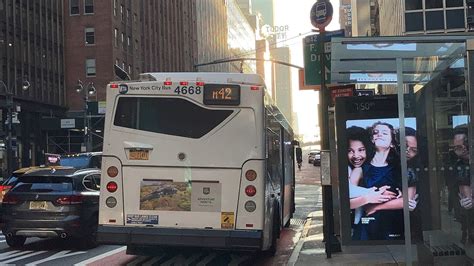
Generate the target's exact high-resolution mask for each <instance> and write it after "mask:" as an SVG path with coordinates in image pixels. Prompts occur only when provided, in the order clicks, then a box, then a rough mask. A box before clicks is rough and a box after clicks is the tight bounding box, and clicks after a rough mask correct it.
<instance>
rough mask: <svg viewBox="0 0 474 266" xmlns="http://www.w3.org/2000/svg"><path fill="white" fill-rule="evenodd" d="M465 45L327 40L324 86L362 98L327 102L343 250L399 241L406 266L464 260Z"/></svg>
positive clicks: (468, 140)
mask: <svg viewBox="0 0 474 266" xmlns="http://www.w3.org/2000/svg"><path fill="white" fill-rule="evenodd" d="M473 44H474V39H470V37H468V36H447V35H443V36H419V37H379V38H333V40H332V62H331V63H332V67H331V75H332V77H331V79H332V83H333V84H337V83H339V84H356V92H357V90H362V89H363V91H364V92H365V93H364V95H365V96H359V97H357V96H354V97H346V98H345V99H338V100H337V101H336V106H335V121H336V125H335V126H336V131H337V141H336V143H337V150H336V147H332V148H334V151H335V152H337V154H338V165H339V167H338V173H337V174H336V175H334V176H339V178H338V182H337V183H338V187H339V198H340V214H341V215H340V223H341V230H340V232H341V239H342V244H343V245H344V244H346V245H357V244H405V245H406V259H407V261H413V262H415V261H418V262H427V261H431V262H432V261H433V260H432V259H433V258H427V257H429V256H433V254H434V253H433V252H435V251H436V252H438V251H439V252H447V253H446V254H452V256H453V258H454V257H457V259H458V260H457V261H464V260H465V261H466V262H467V261H470V260H472V259H473V258H474V208H473V200H472V194H473V192H472V191H473V190H472V188H473V187H474V180H473V176H472V175H471V172H470V167H471V164H472V163H473V161H472V160H469V158H474V157H473V156H474V150H473V149H472V148H470V146H472V143H474V142H473V141H472V139H473V136H474V132H473V129H474V127H473V126H472V125H471V123H470V115H471V113H472V112H473V110H474V108H472V107H471V104H470V98H471V97H472V96H470V95H471V94H470V90H471V87H473V86H472V85H471V84H470V82H469V80H470V78H469V77H470V76H471V77H472V76H473V74H471V75H470V73H474V69H473V68H474V64H473V63H474V61H473V60H474V59H473V58H474V57H472V55H471V54H470V53H471V52H470V48H471V49H474V47H471V46H473ZM471 57H472V58H471ZM471 79H472V78H471ZM471 83H473V82H471ZM367 91H368V92H369V93H367ZM372 94H373V95H372ZM355 95H356V94H355ZM354 136H358V137H354ZM361 136H362V137H361ZM363 140H366V141H363ZM341 176H342V177H341ZM362 199H364V200H362ZM425 251H427V253H425ZM426 254H430V255H426ZM430 259H431V260H430Z"/></svg>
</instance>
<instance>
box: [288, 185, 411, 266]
mask: <svg viewBox="0 0 474 266" xmlns="http://www.w3.org/2000/svg"><path fill="white" fill-rule="evenodd" d="M318 187H319V188H320V186H318ZM316 193H318V195H317V203H316V207H317V208H316V211H314V212H312V213H310V214H309V215H308V218H307V220H306V223H305V227H304V230H303V233H302V235H301V238H300V240H299V242H298V244H297V245H296V247H295V249H294V251H293V254H292V255H291V257H290V259H289V262H288V264H289V265H291V266H292V265H400V264H405V263H404V261H405V247H404V246H403V245H397V246H386V245H381V246H342V252H338V253H332V257H331V258H329V259H328V258H327V256H326V253H325V248H324V242H322V240H323V211H322V195H321V189H318V190H317V192H316ZM412 254H413V257H414V258H416V248H413V253H412Z"/></svg>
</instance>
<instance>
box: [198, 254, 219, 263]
mask: <svg viewBox="0 0 474 266" xmlns="http://www.w3.org/2000/svg"><path fill="white" fill-rule="evenodd" d="M216 256H217V254H216V253H214V252H212V253H210V254H209V255H207V257H205V258H203V260H202V261H200V262H199V263H198V264H196V266H206V265H207V264H208V263H209V262H210V261H211V260H213V259H214V258H215V257H216Z"/></svg>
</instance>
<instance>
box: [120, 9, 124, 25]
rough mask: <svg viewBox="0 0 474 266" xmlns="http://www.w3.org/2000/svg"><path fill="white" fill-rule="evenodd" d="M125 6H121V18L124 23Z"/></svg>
mask: <svg viewBox="0 0 474 266" xmlns="http://www.w3.org/2000/svg"><path fill="white" fill-rule="evenodd" d="M123 9H124V6H123V5H120V17H121V18H122V21H123V20H124V15H125V14H124V12H123Z"/></svg>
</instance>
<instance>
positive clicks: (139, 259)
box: [127, 256, 150, 266]
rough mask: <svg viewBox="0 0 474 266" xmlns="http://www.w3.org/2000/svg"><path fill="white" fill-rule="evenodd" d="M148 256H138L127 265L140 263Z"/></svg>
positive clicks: (132, 265) (131, 265) (133, 265)
mask: <svg viewBox="0 0 474 266" xmlns="http://www.w3.org/2000/svg"><path fill="white" fill-rule="evenodd" d="M149 258H150V257H147V256H138V257H137V258H136V259H134V260H133V261H131V262H130V263H127V266H135V265H140V263H142V262H144V261H146V260H147V259H149Z"/></svg>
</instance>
